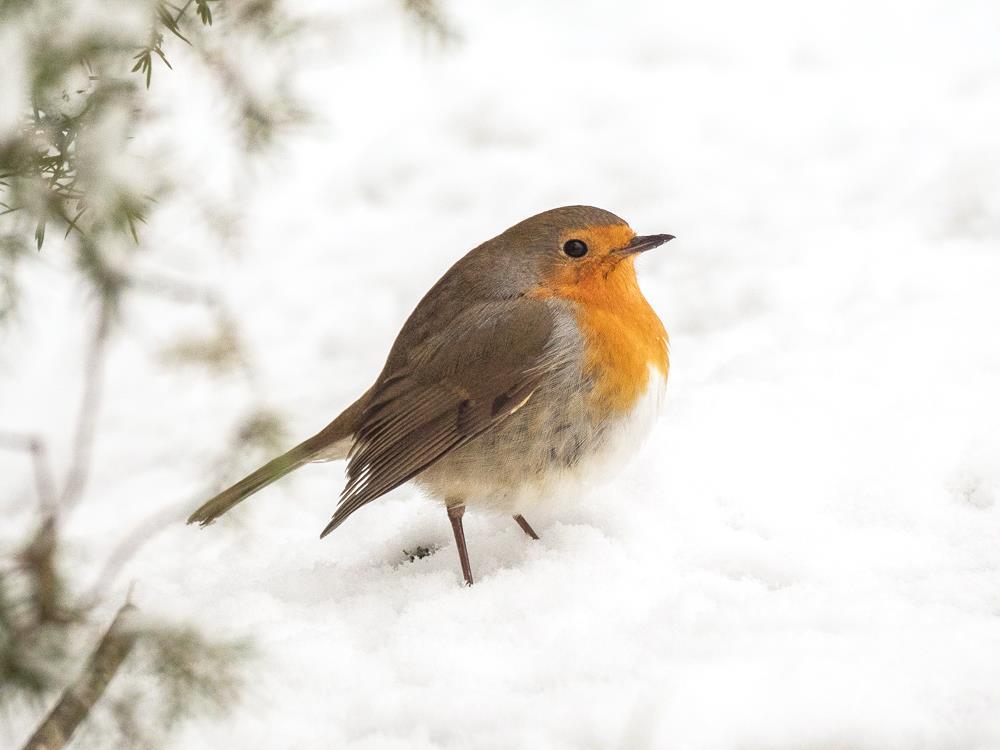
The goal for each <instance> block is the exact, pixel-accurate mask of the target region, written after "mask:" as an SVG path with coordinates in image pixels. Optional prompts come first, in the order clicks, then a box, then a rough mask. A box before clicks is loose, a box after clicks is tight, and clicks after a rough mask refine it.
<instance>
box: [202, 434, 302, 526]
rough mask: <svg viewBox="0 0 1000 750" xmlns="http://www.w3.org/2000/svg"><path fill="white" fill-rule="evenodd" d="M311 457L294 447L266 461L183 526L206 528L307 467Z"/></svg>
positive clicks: (300, 446) (298, 446)
mask: <svg viewBox="0 0 1000 750" xmlns="http://www.w3.org/2000/svg"><path fill="white" fill-rule="evenodd" d="M310 455H311V453H310V452H308V451H307V450H305V449H304V448H303V446H302V445H297V446H295V447H294V448H292V449H291V450H290V451H288V453H285V454H283V455H281V456H278V457H277V458H275V459H274V460H272V461H268V462H267V463H266V464H264V465H263V466H261V467H260V468H259V469H257V471H255V472H253V473H252V474H250V475H249V476H246V477H244V478H243V479H241V480H240V481H238V482H237V483H236V484H234V485H233V486H232V487H230V488H229V489H226V490H223V491H222V492H220V493H219V494H218V495H216V496H215V497H213V498H212V499H211V500H209V501H208V502H207V503H205V504H204V505H202V506H201V507H200V508H198V510H196V511H195V512H194V513H192V514H191V515H190V517H189V518H188V520H187V522H188V523H197V524H200V525H202V526H208V524H210V523H212V521H214V520H215V519H216V518H218V517H219V516H221V515H222V514H223V513H225V512H226V511H228V510H229V509H231V508H232V507H233V506H235V505H237V504H239V503H241V502H243V501H244V500H246V499H247V498H248V497H250V496H251V495H252V494H254V493H255V492H257V491H258V490H262V489H264V488H265V487H267V485H269V484H271V482H275V481H277V480H279V479H281V477H283V476H285V474H288V473H290V472H292V471H294V470H295V469H297V468H299V467H300V466H302V464H304V463H308V461H309V458H310Z"/></svg>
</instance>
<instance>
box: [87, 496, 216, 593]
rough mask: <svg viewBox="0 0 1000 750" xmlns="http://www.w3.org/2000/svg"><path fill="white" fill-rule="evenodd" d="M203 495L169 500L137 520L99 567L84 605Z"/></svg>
mask: <svg viewBox="0 0 1000 750" xmlns="http://www.w3.org/2000/svg"><path fill="white" fill-rule="evenodd" d="M205 494H206V493H201V494H199V495H197V496H196V497H195V498H193V499H192V498H185V499H184V500H183V501H182V502H178V503H172V504H171V505H169V506H168V507H166V508H161V509H160V510H158V511H157V512H155V513H152V514H150V515H149V516H148V517H146V518H144V519H143V520H142V521H140V522H139V523H137V524H136V525H135V526H134V527H133V528H132V531H130V532H129V533H128V534H126V535H125V537H124V538H123V539H122V540H121V541H120V542H118V546H117V547H115V549H114V551H113V552H112V553H111V554H110V555H109V556H108V558H107V559H106V560H105V562H104V567H103V568H101V572H100V574H99V575H98V576H97V578H96V579H95V580H94V583H93V584H92V585H91V587H90V591H88V592H87V594H86V595H85V596H84V597H83V598H82V600H81V601H82V602H83V606H85V607H92V606H95V605H96V604H97V603H98V602H99V601H100V600H101V598H102V597H103V596H104V594H106V593H107V591H108V589H110V588H111V584H113V583H114V582H115V580H116V579H117V577H118V574H119V573H120V572H121V570H122V568H124V567H125V565H126V563H128V561H129V560H131V559H132V558H133V557H135V555H136V553H137V552H139V550H141V549H142V548H143V547H144V546H146V544H148V543H149V542H150V541H152V540H153V539H154V538H155V537H156V536H157V535H158V534H159V533H160V532H161V531H164V530H166V529H167V528H169V527H170V526H171V525H173V524H175V523H177V524H179V523H180V522H181V521H183V520H184V517H185V516H186V515H187V510H189V509H190V508H191V506H192V505H193V504H194V503H195V502H196V501H197V500H198V499H199V498H202V497H205Z"/></svg>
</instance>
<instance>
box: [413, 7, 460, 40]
mask: <svg viewBox="0 0 1000 750" xmlns="http://www.w3.org/2000/svg"><path fill="white" fill-rule="evenodd" d="M402 2H403V9H404V10H405V11H406V12H407V13H409V14H410V16H411V17H412V18H413V19H414V20H415V21H416V22H417V24H418V25H419V26H420V28H422V29H423V30H424V31H426V32H427V33H428V34H430V35H432V36H434V37H436V38H437V41H438V42H439V43H441V44H449V43H451V42H455V41H457V40H458V38H459V36H458V32H456V31H455V29H453V28H452V26H451V24H449V23H448V21H447V19H446V18H445V17H444V14H443V13H442V12H441V8H440V7H439V6H438V3H437V0H402Z"/></svg>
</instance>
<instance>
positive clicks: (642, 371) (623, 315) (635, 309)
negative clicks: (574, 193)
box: [544, 258, 670, 414]
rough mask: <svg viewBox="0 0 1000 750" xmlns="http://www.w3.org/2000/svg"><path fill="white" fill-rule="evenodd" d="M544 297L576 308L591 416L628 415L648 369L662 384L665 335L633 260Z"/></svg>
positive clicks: (577, 278) (555, 287)
mask: <svg viewBox="0 0 1000 750" xmlns="http://www.w3.org/2000/svg"><path fill="white" fill-rule="evenodd" d="M544 294H545V295H553V296H557V297H561V298H563V299H567V300H571V301H573V302H575V303H577V304H576V310H577V321H578V322H579V324H580V330H581V333H582V334H583V338H584V345H585V353H584V368H585V370H586V373H587V374H588V375H589V376H590V377H591V378H592V379H593V382H594V385H595V387H594V392H593V396H592V398H593V399H594V403H593V407H594V409H595V411H597V412H599V413H602V414H608V413H613V412H627V411H629V410H630V409H631V408H632V406H633V405H635V403H636V402H637V401H638V400H639V399H640V398H641V397H642V396H643V394H645V393H646V390H647V389H648V388H649V380H650V370H651V369H652V368H655V369H656V370H658V371H659V372H660V374H661V375H662V376H663V379H664V380H666V378H667V371H668V370H669V367H670V361H669V358H668V354H667V332H666V330H665V329H664V327H663V323H661V322H660V319H659V318H658V317H657V316H656V313H655V312H654V311H653V308H652V307H650V306H649V303H648V302H647V301H646V298H645V297H643V296H642V292H641V291H640V290H639V282H638V279H637V278H636V275H635V263H634V259H633V258H625V259H623V260H620V261H617V262H616V263H615V265H613V266H608V265H606V264H603V263H602V264H601V265H600V266H595V267H594V269H593V272H592V273H584V274H579V275H576V274H574V276H573V277H572V278H564V279H559V280H556V281H554V283H553V284H552V285H551V286H549V287H547V288H546V289H545V290H544Z"/></svg>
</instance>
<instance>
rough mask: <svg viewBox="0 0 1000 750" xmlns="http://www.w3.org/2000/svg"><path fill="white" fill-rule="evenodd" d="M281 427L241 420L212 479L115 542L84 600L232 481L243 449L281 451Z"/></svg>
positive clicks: (266, 418)
mask: <svg viewBox="0 0 1000 750" xmlns="http://www.w3.org/2000/svg"><path fill="white" fill-rule="evenodd" d="M283 432H284V430H283V427H282V425H281V422H280V420H279V419H278V418H277V416H275V415H274V414H270V413H268V412H255V413H252V414H250V415H249V416H248V417H247V418H246V419H244V420H243V421H242V422H241V423H240V424H239V425H238V426H237V429H236V432H235V433H234V435H233V437H232V439H231V440H230V442H229V445H228V446H227V447H226V450H225V451H224V452H223V454H222V455H221V457H220V458H219V459H218V461H217V462H216V468H215V470H214V471H213V475H214V479H213V480H212V481H211V482H209V483H208V484H207V485H206V487H205V488H204V489H203V490H201V491H199V492H198V493H196V494H195V495H194V496H193V497H192V498H185V499H184V500H182V501H181V502H177V503H171V504H170V505H169V506H167V507H166V508H162V509H160V510H158V511H156V512H155V513H152V514H150V515H149V516H148V517H147V518H144V519H143V520H142V521H140V522H139V523H138V524H136V525H135V526H134V527H133V528H132V530H131V531H129V533H127V534H125V536H124V537H123V538H122V539H121V541H120V542H118V545H117V546H116V547H115V548H114V550H112V552H111V554H110V555H109V556H108V557H107V560H106V561H105V563H104V567H103V568H102V569H101V572H100V574H99V575H98V576H97V578H96V579H95V581H94V583H93V584H92V586H91V588H90V591H89V592H88V594H87V595H86V596H85V597H84V599H83V601H84V602H88V603H89V605H93V604H95V603H97V602H98V601H100V598H101V597H102V596H103V595H104V594H105V593H106V592H107V591H108V590H109V589H110V588H111V585H112V584H113V583H114V582H115V579H116V578H117V576H118V574H119V573H121V571H122V569H123V568H124V567H125V565H126V564H127V563H128V561H129V560H131V559H132V558H133V557H134V556H135V555H136V554H137V553H138V552H139V550H141V549H142V548H143V547H144V546H145V545H146V544H148V543H149V542H150V541H152V540H153V539H154V538H155V537H156V536H157V535H158V534H159V533H160V532H161V531H163V530H164V529H166V528H168V527H169V526H170V525H171V524H173V523H174V522H177V521H180V520H183V519H184V518H185V517H186V516H187V514H188V511H189V510H190V508H191V505H192V504H193V503H194V502H195V501H197V500H200V499H202V498H205V497H210V496H211V495H214V494H215V493H216V492H218V491H219V490H220V489H222V488H223V487H224V486H225V485H226V484H228V483H229V482H230V481H232V478H233V477H234V476H236V475H237V473H238V471H239V468H240V466H241V464H242V461H241V459H242V458H243V454H244V452H245V449H246V448H251V449H254V448H256V449H259V451H260V453H261V454H262V455H270V454H273V453H274V452H275V451H277V450H278V449H279V448H280V444H281V439H282V437H283Z"/></svg>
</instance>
